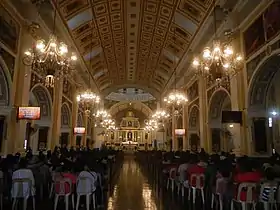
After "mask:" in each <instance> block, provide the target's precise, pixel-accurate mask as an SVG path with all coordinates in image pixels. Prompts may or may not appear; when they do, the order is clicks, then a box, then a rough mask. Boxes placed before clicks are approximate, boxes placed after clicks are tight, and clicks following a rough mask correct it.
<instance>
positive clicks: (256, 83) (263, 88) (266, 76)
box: [247, 49, 280, 111]
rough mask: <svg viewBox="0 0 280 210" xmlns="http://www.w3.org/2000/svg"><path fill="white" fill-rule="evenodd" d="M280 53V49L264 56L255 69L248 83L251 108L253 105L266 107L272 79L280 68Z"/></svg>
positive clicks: (248, 102) (249, 106)
mask: <svg viewBox="0 0 280 210" xmlns="http://www.w3.org/2000/svg"><path fill="white" fill-rule="evenodd" d="M279 53H280V49H278V50H275V51H273V52H272V53H271V54H270V55H269V56H266V57H264V58H263V59H262V60H261V61H260V62H259V64H258V65H257V67H256V69H255V70H254V72H253V74H252V77H251V80H250V82H249V84H248V98H247V104H248V108H249V109H251V108H253V107H258V108H262V109H264V108H265V106H266V95H267V92H268V90H269V87H270V84H271V81H272V79H273V78H274V76H275V74H276V73H277V71H278V69H279V68H280V58H279ZM249 111H250V110H249Z"/></svg>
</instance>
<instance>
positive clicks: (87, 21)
mask: <svg viewBox="0 0 280 210" xmlns="http://www.w3.org/2000/svg"><path fill="white" fill-rule="evenodd" d="M57 1H58V2H57V8H58V9H59V11H60V15H61V17H62V18H63V19H64V22H65V25H66V26H67V27H68V29H69V31H70V33H71V35H72V37H73V39H74V41H75V43H76V45H77V47H78V49H79V51H80V53H81V56H82V57H83V58H84V60H85V62H86V64H87V65H88V67H89V68H90V72H91V73H92V75H93V77H94V78H95V80H96V83H97V85H98V86H99V87H100V88H101V89H105V88H112V87H113V86H118V87H119V85H128V84H131V85H132V84H136V85H140V86H145V87H148V88H152V89H155V90H156V91H159V92H160V91H161V90H162V89H163V88H164V86H165V85H166V83H167V82H168V79H169V78H170V76H171V75H172V73H173V71H174V68H175V67H176V65H177V64H178V63H179V61H180V60H181V59H182V57H183V55H184V54H185V53H186V51H187V50H188V47H189V46H190V43H191V41H192V39H193V37H194V36H195V34H196V32H197V30H198V29H199V27H200V25H201V24H202V22H203V21H204V19H205V17H206V15H207V14H208V13H209V11H210V7H211V5H212V3H213V0H57ZM92 14H94V17H92ZM92 20H93V21H92ZM90 64H91V66H90Z"/></svg>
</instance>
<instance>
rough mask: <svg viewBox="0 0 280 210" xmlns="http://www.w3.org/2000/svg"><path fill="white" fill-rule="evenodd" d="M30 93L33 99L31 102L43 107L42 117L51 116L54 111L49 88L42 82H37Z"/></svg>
mask: <svg viewBox="0 0 280 210" xmlns="http://www.w3.org/2000/svg"><path fill="white" fill-rule="evenodd" d="M30 95H31V97H30V99H31V100H33V101H31V104H36V105H38V106H40V107H41V117H45V118H46V117H48V118H50V117H51V111H52V110H51V107H52V102H51V101H52V100H51V95H50V92H49V91H48V89H47V88H46V87H45V86H43V85H41V84H36V85H34V87H33V88H32V89H31V90H30Z"/></svg>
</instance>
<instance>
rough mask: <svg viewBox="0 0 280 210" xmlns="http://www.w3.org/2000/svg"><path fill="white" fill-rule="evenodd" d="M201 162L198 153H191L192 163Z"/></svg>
mask: <svg viewBox="0 0 280 210" xmlns="http://www.w3.org/2000/svg"><path fill="white" fill-rule="evenodd" d="M198 162H199V159H198V156H197V155H196V154H191V155H190V163H191V164H196V163H198Z"/></svg>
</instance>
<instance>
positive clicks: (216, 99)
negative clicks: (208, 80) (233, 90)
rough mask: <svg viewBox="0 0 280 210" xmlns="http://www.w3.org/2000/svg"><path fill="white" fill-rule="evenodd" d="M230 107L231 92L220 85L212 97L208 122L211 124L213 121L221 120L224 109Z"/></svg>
mask: <svg viewBox="0 0 280 210" xmlns="http://www.w3.org/2000/svg"><path fill="white" fill-rule="evenodd" d="M229 108H230V109H231V99H230V94H229V92H228V91H227V90H226V89H224V88H222V87H220V88H218V89H217V90H215V91H214V92H213V94H212V95H211V97H210V100H209V110H208V122H209V123H210V124H211V121H214V120H215V121H216V120H220V118H221V114H222V111H223V110H225V109H227V110H228V109H229ZM218 127H220V126H218Z"/></svg>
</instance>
